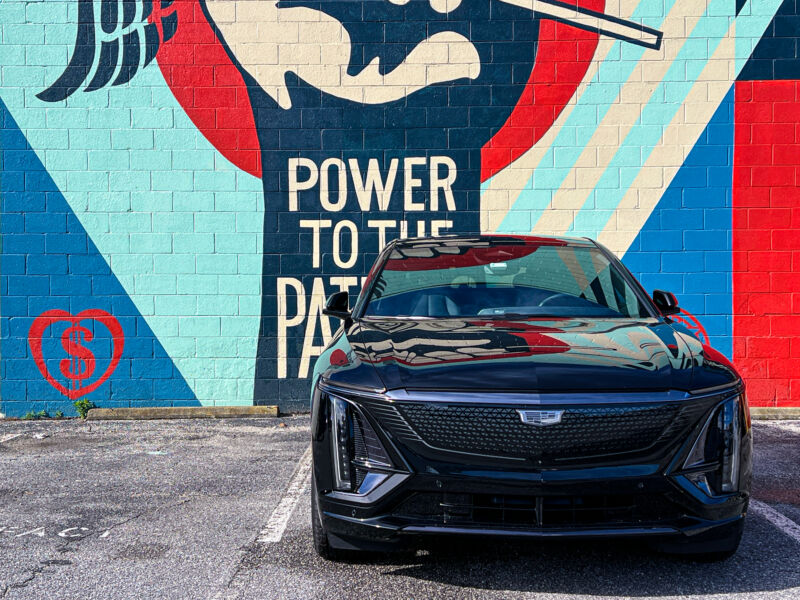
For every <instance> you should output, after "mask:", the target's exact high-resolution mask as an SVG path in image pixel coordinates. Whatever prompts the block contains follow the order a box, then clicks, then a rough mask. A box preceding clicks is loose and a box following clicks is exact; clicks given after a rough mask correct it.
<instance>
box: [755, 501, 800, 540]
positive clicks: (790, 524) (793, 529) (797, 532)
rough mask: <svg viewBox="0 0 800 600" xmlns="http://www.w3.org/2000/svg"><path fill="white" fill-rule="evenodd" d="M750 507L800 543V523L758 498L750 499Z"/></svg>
mask: <svg viewBox="0 0 800 600" xmlns="http://www.w3.org/2000/svg"><path fill="white" fill-rule="evenodd" d="M750 509H751V510H752V511H753V512H754V513H756V514H758V515H761V516H762V517H764V518H765V519H766V520H767V521H769V522H770V523H772V524H773V525H775V527H777V528H778V529H780V530H781V531H782V532H783V533H785V534H786V535H788V536H789V537H791V538H794V541H796V542H798V543H800V525H798V524H797V523H795V522H794V521H792V520H791V519H790V518H789V517H787V516H786V515H784V514H782V513H779V512H778V511H777V510H775V509H774V508H772V507H771V506H769V505H768V504H764V503H763V502H759V501H758V500H750Z"/></svg>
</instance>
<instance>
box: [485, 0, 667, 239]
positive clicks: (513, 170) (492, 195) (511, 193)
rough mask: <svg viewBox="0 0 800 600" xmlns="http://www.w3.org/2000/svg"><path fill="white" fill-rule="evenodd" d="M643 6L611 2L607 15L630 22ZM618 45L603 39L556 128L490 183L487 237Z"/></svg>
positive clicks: (621, 0) (633, 1)
mask: <svg viewBox="0 0 800 600" xmlns="http://www.w3.org/2000/svg"><path fill="white" fill-rule="evenodd" d="M639 2H640V0H610V1H609V2H607V3H606V12H607V13H608V14H614V15H618V16H620V17H621V18H628V17H629V16H630V15H632V14H633V12H634V10H636V7H637V6H638V5H639ZM617 42H618V40H615V39H613V38H609V37H608V36H602V35H601V36H600V40H599V42H598V44H597V50H596V51H595V55H594V56H595V57H594V59H593V60H592V62H591V64H590V65H589V68H588V69H587V71H586V74H585V75H584V77H583V81H581V83H580V85H578V87H577V89H576V90H575V93H574V94H573V95H572V98H570V100H569V102H568V103H567V105H566V106H564V109H563V110H562V111H561V114H559V115H558V118H557V119H556V120H555V122H554V123H553V125H552V126H551V127H550V129H548V130H547V133H545V134H544V135H543V136H542V137H541V139H539V141H538V142H536V144H534V145H533V147H532V148H531V149H530V150H528V151H527V152H525V153H524V154H522V155H521V156H520V157H519V158H517V159H516V160H515V161H514V162H512V163H511V164H510V165H508V166H507V167H506V168H505V169H503V170H502V171H500V172H498V173H496V174H495V175H494V176H492V178H491V179H490V180H489V181H488V182H487V185H486V188H485V189H484V190H483V191H482V193H481V231H482V232H483V233H492V232H494V231H496V230H497V228H498V227H499V226H500V223H502V221H503V219H504V218H505V216H506V213H507V212H508V211H509V209H510V208H511V206H512V205H513V204H514V201H515V200H516V199H517V197H518V196H519V195H520V193H521V192H522V190H523V189H524V188H525V187H527V186H529V185H530V181H531V177H532V176H533V172H534V170H535V169H536V167H538V166H539V164H540V163H541V162H542V159H543V158H544V156H545V154H546V153H547V152H548V151H549V150H550V148H551V147H552V145H553V143H554V142H555V140H556V137H557V136H558V134H559V131H561V128H562V127H563V125H564V123H565V122H566V121H567V119H568V118H569V115H570V113H571V112H572V109H573V108H574V107H575V105H576V104H577V102H578V98H580V97H581V95H583V93H584V92H585V91H586V88H588V87H589V84H590V83H591V81H592V80H593V79H594V77H595V75H596V74H597V71H598V69H599V68H600V65H601V64H602V63H603V62H604V61H605V60H612V57H610V56H609V52H610V51H611V49H612V48H613V47H614V44H615V43H617ZM648 52H652V50H648ZM600 57H602V58H600ZM570 224H571V221H570Z"/></svg>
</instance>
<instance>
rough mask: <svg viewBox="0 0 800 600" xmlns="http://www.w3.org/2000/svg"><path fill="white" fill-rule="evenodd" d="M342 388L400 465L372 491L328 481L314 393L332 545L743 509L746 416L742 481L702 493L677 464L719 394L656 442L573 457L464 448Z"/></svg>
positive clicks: (591, 529)
mask: <svg viewBox="0 0 800 600" xmlns="http://www.w3.org/2000/svg"><path fill="white" fill-rule="evenodd" d="M321 394H322V396H321V397H323V398H324V394H325V392H324V391H323V392H321ZM727 397H730V393H728V396H727ZM348 398H349V399H350V400H352V401H353V402H355V403H358V404H359V406H360V407H362V408H363V410H364V414H365V415H368V416H369V418H370V421H371V422H372V424H373V425H374V426H375V429H376V431H377V432H378V433H379V436H380V438H381V441H382V443H383V444H384V446H385V447H386V449H387V451H389V453H390V454H391V456H392V459H393V462H394V463H395V467H396V468H394V469H392V470H391V471H390V472H387V473H386V475H387V477H386V478H385V479H384V480H383V482H382V483H381V484H380V485H378V486H377V487H376V488H374V489H372V490H370V492H369V493H368V494H364V495H359V494H353V493H345V492H339V491H335V490H333V489H332V487H333V486H332V485H331V476H330V472H331V467H330V465H331V444H330V438H329V433H328V416H327V415H326V412H325V410H324V405H325V404H326V403H325V402H319V401H318V400H319V399H316V400H315V409H314V422H313V424H312V427H313V431H314V477H315V483H316V486H315V487H316V489H317V490H319V491H318V492H317V493H318V506H319V510H320V518H321V520H322V523H323V525H324V527H325V529H326V530H327V532H328V534H329V536H330V537H331V542H332V544H334V545H335V546H338V547H342V548H348V547H356V546H357V547H361V548H363V547H367V548H368V547H370V544H373V545H375V546H376V547H379V548H383V547H386V546H387V545H388V546H393V545H406V544H414V543H416V542H418V541H420V539H421V538H425V537H426V536H441V535H470V536H501V537H537V538H551V537H562V538H591V537H639V536H657V537H663V536H672V537H676V536H677V537H681V538H697V539H700V538H702V537H704V536H705V535H707V534H709V533H711V532H713V531H714V530H718V529H719V528H723V527H725V526H727V525H730V524H731V523H734V522H736V521H738V520H740V519H742V517H743V515H744V514H745V513H746V510H747V503H748V499H749V481H750V470H751V464H750V447H751V438H750V436H751V433H750V429H749V426H748V427H747V428H745V430H744V431H743V440H742V441H743V443H742V445H741V447H742V456H741V462H740V464H741V470H742V471H741V473H742V477H741V481H742V485H741V486H740V491H738V492H736V493H732V494H727V495H724V496H714V497H712V496H708V495H706V494H705V493H703V492H702V491H701V490H700V489H698V487H696V486H695V485H694V484H693V483H692V482H691V481H689V479H687V477H685V476H684V475H683V474H682V473H681V472H680V470H679V469H678V468H677V467H676V463H677V461H678V460H679V459H680V457H682V456H683V455H685V453H686V451H687V448H688V447H689V446H690V445H691V443H692V442H693V440H694V438H695V437H696V436H697V433H698V431H697V430H698V428H700V427H702V424H703V423H704V421H705V419H706V415H707V414H708V413H709V411H712V410H714V407H715V406H717V405H718V403H719V402H720V401H722V400H724V398H723V397H722V396H720V397H712V398H709V399H708V400H707V402H706V404H707V406H705V408H704V409H703V410H702V411H699V412H698V419H697V422H694V423H690V424H689V425H688V426H687V428H686V431H682V432H681V433H680V435H676V436H675V438H674V439H668V440H663V441H662V444H661V445H660V446H659V447H657V448H650V449H648V451H647V452H638V453H635V454H634V455H630V456H628V455H624V453H623V455H615V456H612V457H609V456H606V457H602V458H598V457H594V458H590V459H585V460H581V459H578V460H574V461H569V462H568V464H555V463H554V462H553V461H547V460H544V461H543V460H542V459H541V458H538V459H537V460H534V461H519V460H513V461H512V460H503V459H498V458H491V457H486V456H470V455H469V454H464V453H454V452H452V451H442V450H441V449H436V448H431V447H429V446H425V445H424V444H422V445H421V444H415V443H413V441H409V440H410V439H411V438H409V436H403V435H398V434H397V429H396V427H394V426H393V425H387V424H384V423H381V421H380V420H378V419H375V418H374V415H375V414H376V413H377V414H379V415H380V414H381V411H380V410H378V411H376V410H374V404H375V402H376V401H381V402H382V401H383V400H376V399H375V398H372V399H370V398H363V399H362V400H363V402H362V403H359V400H360V399H359V398H358V397H356V396H354V395H353V394H350V395H349V396H348ZM695 400H696V399H695Z"/></svg>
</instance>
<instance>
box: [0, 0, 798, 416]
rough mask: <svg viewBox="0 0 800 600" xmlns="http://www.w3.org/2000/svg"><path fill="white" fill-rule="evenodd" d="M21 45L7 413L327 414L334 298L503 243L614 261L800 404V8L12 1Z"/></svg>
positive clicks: (12, 159)
mask: <svg viewBox="0 0 800 600" xmlns="http://www.w3.org/2000/svg"><path fill="white" fill-rule="evenodd" d="M0 28H1V29H2V34H3V37H2V39H3V44H2V46H0V75H1V76H2V77H1V78H0V100H1V102H0V115H1V116H2V121H1V122H0V134H2V149H1V151H2V165H3V166H2V179H1V180H0V191H2V197H1V198H0V203H1V204H2V205H1V206H0V233H2V255H0V344H2V345H1V346H0V352H1V356H0V370H1V374H2V383H1V384H0V385H2V389H0V392H2V400H1V404H0V413H3V414H5V415H8V416H19V415H21V414H24V413H26V412H28V411H31V410H34V411H36V410H42V409H44V410H49V411H50V412H54V411H56V410H62V411H64V412H65V413H67V414H70V413H72V412H73V409H72V406H71V405H72V402H73V401H74V400H75V399H78V398H87V399H90V400H92V401H93V402H95V403H96V404H98V405H101V406H131V405H132V406H136V405H154V404H155V405H201V404H202V405H207V404H252V403H255V404H276V403H277V404H280V405H281V407H282V408H296V407H300V406H304V405H305V404H306V402H307V398H308V377H309V374H310V373H311V372H312V370H313V365H314V361H315V359H316V357H317V356H318V355H319V353H320V352H321V350H322V348H323V347H324V345H325V343H326V342H327V340H329V339H330V338H331V335H332V333H333V331H334V327H336V326H337V324H336V323H333V322H331V321H330V320H329V319H328V318H327V317H324V316H323V315H322V314H321V310H322V306H323V303H324V300H325V297H326V296H327V295H329V294H331V293H333V292H336V291H339V290H348V291H349V292H350V293H351V294H352V295H356V294H357V293H358V291H359V289H360V287H361V284H362V283H363V279H364V276H365V275H366V271H367V270H368V268H369V266H370V265H371V263H372V261H373V260H374V259H375V257H376V256H377V253H378V252H379V251H380V250H381V248H382V247H383V246H384V245H385V243H386V242H387V241H388V240H390V239H393V238H396V237H407V236H417V235H434V236H436V235H444V234H448V233H474V232H499V233H521V234H531V233H533V234H566V235H574V236H590V237H593V238H596V239H598V240H599V241H600V242H601V243H603V244H605V245H606V246H607V247H609V248H610V249H611V250H612V251H614V252H615V253H617V255H619V256H620V257H622V259H623V262H625V263H626V264H627V265H628V266H629V267H630V268H631V270H632V271H634V273H636V275H637V276H639V277H640V278H641V280H642V281H643V283H644V285H645V287H647V288H648V289H652V288H654V287H660V288H664V289H669V290H671V291H673V292H675V293H676V294H677V295H678V297H679V300H680V301H681V305H682V307H683V308H684V311H685V312H684V313H683V314H681V315H680V321H681V322H682V323H683V324H684V325H686V327H687V330H688V331H691V332H693V333H694V334H695V335H697V336H698V337H699V338H700V339H701V340H702V341H704V342H706V341H708V342H710V343H712V344H713V345H714V346H715V347H717V348H719V349H720V350H721V351H723V353H725V354H726V355H728V356H729V357H731V358H733V360H734V362H735V363H736V364H737V365H739V366H740V367H741V368H742V370H743V372H744V373H745V374H746V376H747V377H748V382H749V383H748V384H749V386H750V388H749V389H750V390H751V391H750V397H751V400H752V401H753V403H754V404H756V405H758V404H761V405H786V404H789V403H792V402H794V403H795V404H800V353H799V352H800V346H797V345H796V344H795V343H794V342H795V341H794V340H793V339H792V336H794V335H795V334H796V333H797V331H795V330H797V329H798V327H799V326H798V325H797V323H800V317H797V316H796V315H797V313H798V306H800V305H798V298H800V296H798V293H797V291H798V290H800V285H798V284H800V280H798V279H797V278H798V277H800V275H798V263H797V251H800V241H798V240H800V234H798V228H800V221H798V216H799V215H800V197H799V196H798V195H797V193H796V187H795V186H796V185H797V184H798V183H800V181H798V180H797V177H800V171H798V165H800V153H799V152H798V148H800V139H799V137H800V130H798V128H797V127H798V123H800V112H799V111H798V107H800V86H798V84H797V80H798V79H800V59H798V57H797V55H796V50H795V49H796V44H797V38H798V37H800V33H798V32H800V15H798V13H797V8H796V3H795V2H793V1H791V0H786V1H782V0H701V1H699V2H698V1H697V0H691V1H690V0H667V1H666V2H665V1H664V0H565V1H561V0H558V1H557V0H325V1H324V2H310V1H308V0H280V1H276V0H160V1H159V2H155V1H154V0H69V1H62V2H23V1H21V0H4V2H3V3H2V4H0ZM779 323H780V324H779ZM787 327H788V329H787ZM787 365H793V366H787Z"/></svg>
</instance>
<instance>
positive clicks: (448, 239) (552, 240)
mask: <svg viewBox="0 0 800 600" xmlns="http://www.w3.org/2000/svg"><path fill="white" fill-rule="evenodd" d="M487 242H489V243H493V244H519V243H523V244H526V243H529V244H535V245H538V246H540V245H547V244H552V245H557V246H578V247H580V246H584V247H586V246H589V247H595V246H597V243H596V242H595V241H594V240H592V239H590V238H587V237H568V236H554V235H503V234H477V235H442V236H438V237H417V238H405V239H396V240H394V241H393V246H394V247H401V248H409V247H414V246H430V245H431V244H436V245H438V244H442V245H447V246H453V245H470V244H485V243H487Z"/></svg>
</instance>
